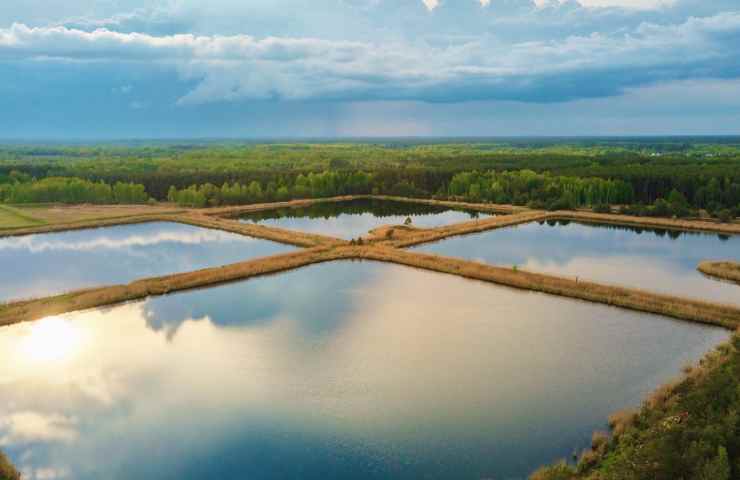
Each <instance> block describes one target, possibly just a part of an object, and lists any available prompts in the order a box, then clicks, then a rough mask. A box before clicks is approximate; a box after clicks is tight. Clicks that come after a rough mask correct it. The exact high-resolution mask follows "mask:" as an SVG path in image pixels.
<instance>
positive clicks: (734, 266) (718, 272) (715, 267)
mask: <svg viewBox="0 0 740 480" xmlns="http://www.w3.org/2000/svg"><path fill="white" fill-rule="evenodd" d="M697 270H699V271H700V272H701V273H703V274H704V275H707V276H709V277H712V278H715V279H719V280H727V281H729V282H733V283H737V284H738V285H740V263H738V262H733V261H720V262H709V261H707V262H701V263H700V264H699V266H698V267H697ZM739 294H740V293H739Z"/></svg>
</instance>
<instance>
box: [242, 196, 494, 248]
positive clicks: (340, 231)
mask: <svg viewBox="0 0 740 480" xmlns="http://www.w3.org/2000/svg"><path fill="white" fill-rule="evenodd" d="M490 216H492V215H490V214H486V213H480V212H475V211H472V210H453V209H450V208H447V207H442V206H437V205H426V204H423V203H409V202H397V201H390V200H367V199H360V200H351V201H347V202H328V203H316V204H313V205H311V206H309V207H301V208H282V209H277V210H266V211H262V212H254V213H248V214H244V215H242V216H241V217H240V221H242V222H245V223H246V222H253V223H261V224H264V225H269V226H276V227H281V228H287V229H290V230H301V231H304V232H310V233H318V234H323V235H330V236H334V237H339V238H344V239H351V238H357V237H361V236H364V235H366V234H367V232H368V231H370V230H372V229H374V228H377V227H380V226H383V225H402V224H403V223H404V222H405V220H406V219H407V218H411V221H412V225H413V226H415V227H418V228H433V227H439V226H443V225H450V224H453V223H460V222H467V221H470V220H474V219H476V218H487V217H490Z"/></svg>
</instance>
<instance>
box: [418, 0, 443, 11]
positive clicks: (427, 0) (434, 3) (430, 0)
mask: <svg viewBox="0 0 740 480" xmlns="http://www.w3.org/2000/svg"><path fill="white" fill-rule="evenodd" d="M421 1H422V2H423V3H424V6H425V7H427V9H428V10H429V11H432V10H434V9H435V8H437V7H439V0H421Z"/></svg>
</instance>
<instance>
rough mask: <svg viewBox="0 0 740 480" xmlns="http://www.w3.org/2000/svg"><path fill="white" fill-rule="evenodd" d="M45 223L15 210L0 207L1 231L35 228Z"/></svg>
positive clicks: (4, 206) (3, 206)
mask: <svg viewBox="0 0 740 480" xmlns="http://www.w3.org/2000/svg"><path fill="white" fill-rule="evenodd" d="M43 223H45V222H44V221H42V220H38V219H35V218H33V217H31V216H29V215H27V214H25V213H22V212H20V211H18V210H16V209H15V208H12V207H8V206H7V205H0V230H7V229H11V228H23V227H33V226H36V225H41V224H43Z"/></svg>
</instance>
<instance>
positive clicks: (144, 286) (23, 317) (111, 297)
mask: <svg viewBox="0 0 740 480" xmlns="http://www.w3.org/2000/svg"><path fill="white" fill-rule="evenodd" d="M353 256H356V253H355V252H353V251H352V250H351V249H332V248H326V247H319V248H314V249H306V250H301V251H299V252H293V253H286V254H282V255H275V256H271V257H265V258H260V259H257V260H251V261H247V262H241V263H235V264H232V265H227V266H223V267H215V268H206V269H203V270H198V271H194V272H187V273H180V274H176V275H168V276H163V277H156V278H149V279H145V280H138V281H135V282H133V283H130V284H128V285H116V286H110V287H100V288H90V289H85V290H79V291H76V292H71V293H66V294H63V295H57V296H53V297H46V298H41V299H35V300H27V301H22V302H14V303H8V304H5V305H0V325H11V324H15V323H19V322H23V321H29V320H37V319H40V318H44V317H47V316H50V315H60V314H63V313H67V312H71V311H78V310H87V309H90V308H97V307H102V306H107V305H113V304H117V303H122V302H126V301H130V300H138V299H142V298H146V297H149V296H154V295H166V294H168V293H173V292H177V291H182V290H189V289H194V288H200V287H206V286H209V285H216V284H220V283H226V282H232V281H235V280H243V279H247V278H251V277H256V276H261V275H267V274H272V273H278V272H282V271H286V270H292V269H295V268H299V267H303V266H306V265H311V264H314V263H321V262H327V261H331V260H340V259H343V258H352V257H353Z"/></svg>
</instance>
